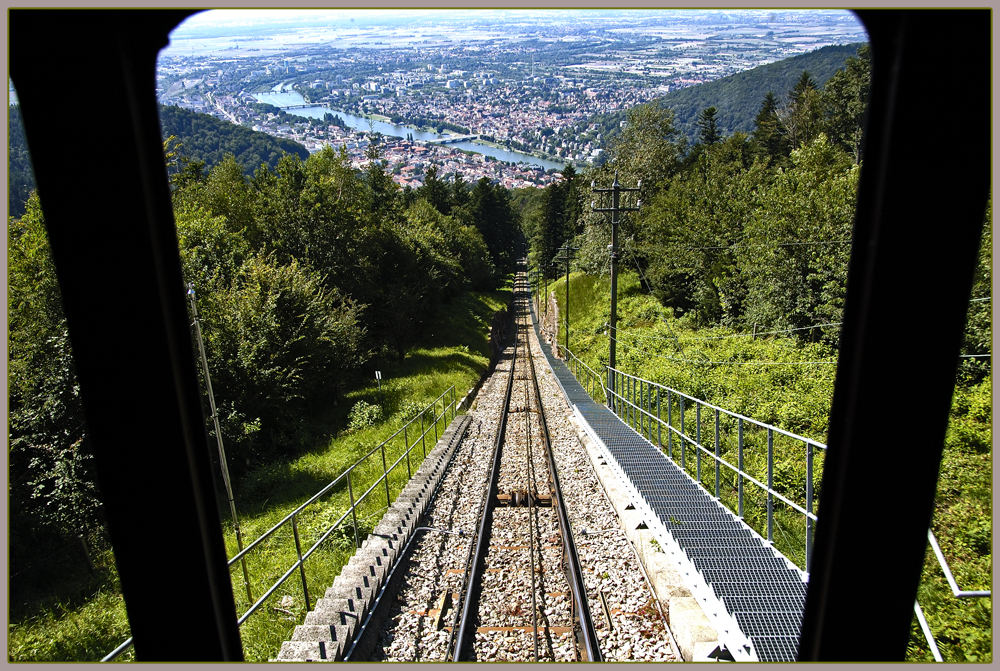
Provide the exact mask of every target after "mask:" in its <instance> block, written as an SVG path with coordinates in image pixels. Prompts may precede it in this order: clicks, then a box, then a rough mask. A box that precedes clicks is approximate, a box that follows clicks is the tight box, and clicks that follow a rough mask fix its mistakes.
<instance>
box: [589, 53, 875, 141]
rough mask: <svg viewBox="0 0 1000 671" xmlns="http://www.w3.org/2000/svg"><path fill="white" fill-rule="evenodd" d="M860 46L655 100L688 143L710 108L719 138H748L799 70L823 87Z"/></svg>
mask: <svg viewBox="0 0 1000 671" xmlns="http://www.w3.org/2000/svg"><path fill="white" fill-rule="evenodd" d="M860 46H861V43H854V44H844V45H833V46H829V47H823V48H822V49H817V50H816V51H811V52H809V53H807V54H800V55H798V56H792V57H791V58H786V59H784V60H780V61H776V62H774V63H769V64H767V65H762V66H760V67H757V68H753V69H752V70H745V71H743V72H738V73H736V74H734V75H729V76H728V77H723V78H722V79H717V80H715V81H711V82H706V83H704V84H698V85H697V86H690V87H688V88H683V89H679V90H677V91H671V92H670V93H668V94H667V95H665V96H663V97H662V98H659V100H661V101H662V102H663V103H665V104H666V106H667V107H669V108H671V109H672V110H673V111H674V115H675V127H676V128H677V131H678V134H679V135H680V136H681V137H686V138H687V139H688V141H689V142H691V143H693V142H695V141H696V140H697V138H698V132H699V131H698V114H699V113H700V112H701V111H702V110H704V109H706V108H708V107H713V106H714V107H715V108H716V109H717V110H718V114H717V116H716V119H717V121H718V124H719V131H720V132H721V133H722V134H723V135H731V134H732V133H734V132H736V131H742V132H744V133H749V132H751V131H752V130H753V127H754V118H755V117H756V116H757V112H759V111H760V106H761V102H762V101H763V100H764V96H766V95H767V93H768V91H771V92H773V93H774V95H775V97H776V98H777V99H778V101H779V104H781V103H782V102H784V99H785V96H786V94H787V93H788V91H790V90H791V89H792V87H793V86H795V82H796V81H797V80H798V78H799V77H800V76H801V75H802V71H803V70H805V71H807V72H808V73H809V75H810V76H811V77H812V79H813V81H815V82H816V85H817V86H818V87H820V88H822V87H823V85H824V84H826V81H827V80H828V79H830V77H832V76H833V74H834V73H835V72H836V71H837V70H839V69H841V68H842V67H844V61H845V60H847V59H848V58H849V57H851V56H855V55H857V52H858V48H859V47H860ZM626 115H627V111H626V110H623V111H621V112H619V113H618V114H615V115H608V116H609V119H608V122H606V123H604V124H603V125H604V126H605V127H606V128H608V129H611V128H617V127H618V126H619V122H620V121H624V120H625V117H626Z"/></svg>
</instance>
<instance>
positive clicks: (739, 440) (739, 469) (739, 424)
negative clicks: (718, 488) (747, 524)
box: [736, 417, 743, 519]
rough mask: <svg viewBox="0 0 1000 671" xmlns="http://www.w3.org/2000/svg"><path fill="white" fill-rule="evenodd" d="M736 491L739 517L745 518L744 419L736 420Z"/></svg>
mask: <svg viewBox="0 0 1000 671" xmlns="http://www.w3.org/2000/svg"><path fill="white" fill-rule="evenodd" d="M736 447H737V450H738V451H737V456H736V459H737V460H736V491H737V499H738V503H737V513H736V514H737V515H739V516H740V518H741V519H742V518H743V418H742V417H738V418H737V419H736Z"/></svg>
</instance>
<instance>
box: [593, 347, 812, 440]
mask: <svg viewBox="0 0 1000 671" xmlns="http://www.w3.org/2000/svg"><path fill="white" fill-rule="evenodd" d="M607 368H608V369H609V370H612V371H614V372H616V373H618V374H620V375H622V376H624V377H629V378H632V379H634V380H639V381H642V382H646V383H648V384H650V385H651V386H654V387H659V388H660V389H663V390H664V391H669V392H670V393H672V394H677V395H678V396H682V397H684V398H686V399H688V400H689V401H694V402H695V403H698V404H700V405H702V406H704V407H706V408H711V409H712V410H718V411H719V412H724V413H726V414H727V415H729V416H730V417H734V418H736V419H742V420H743V421H744V422H750V423H751V424H755V425H756V426H759V427H760V428H762V429H770V430H771V431H773V432H775V433H780V434H782V435H784V436H788V437H789V438H792V439H794V440H801V441H802V442H804V443H812V444H813V445H814V446H815V447H818V448H820V449H821V450H825V449H827V447H826V444H825V443H821V442H819V441H818V440H813V439H812V438H806V437H805V436H800V435H798V434H794V433H792V432H791V431H785V430H784V429H781V428H778V427H777V426H773V425H771V424H767V423H765V422H761V421H760V420H757V419H753V418H752V417H747V416H746V415H741V414H739V413H738V412H733V411H731V410H726V409H725V408H720V407H719V406H717V405H712V404H711V403H709V402H708V401H702V400H701V399H698V398H695V397H694V396H689V395H688V394H685V393H684V392H682V391H678V390H676V389H673V388H671V387H667V386H665V385H662V384H660V383H658V382H653V381H652V380H646V379H644V378H641V377H638V376H635V375H631V374H629V373H626V372H624V371H621V370H618V369H617V368H611V367H610V366H608V367H607Z"/></svg>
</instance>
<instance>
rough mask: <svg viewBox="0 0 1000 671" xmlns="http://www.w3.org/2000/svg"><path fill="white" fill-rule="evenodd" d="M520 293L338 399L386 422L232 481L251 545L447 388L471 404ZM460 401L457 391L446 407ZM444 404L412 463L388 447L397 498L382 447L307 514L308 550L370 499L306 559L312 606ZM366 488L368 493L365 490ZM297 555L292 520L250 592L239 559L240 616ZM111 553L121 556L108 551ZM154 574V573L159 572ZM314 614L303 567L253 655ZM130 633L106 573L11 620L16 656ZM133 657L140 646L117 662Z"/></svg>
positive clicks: (429, 442) (455, 305) (253, 570)
mask: <svg viewBox="0 0 1000 671" xmlns="http://www.w3.org/2000/svg"><path fill="white" fill-rule="evenodd" d="M510 297H511V292H510V282H509V281H508V283H507V285H506V286H505V288H504V289H502V290H501V291H496V292H490V293H467V294H464V295H462V296H459V297H457V298H455V299H454V300H453V301H452V302H451V303H450V304H449V305H447V306H444V308H443V309H442V310H441V312H440V314H438V315H435V320H434V322H433V323H435V325H436V326H435V328H434V329H433V331H432V332H431V333H429V334H428V335H427V336H426V337H425V338H424V339H423V342H422V343H421V344H420V345H419V346H418V347H415V348H413V349H411V350H410V351H409V352H408V353H407V354H406V356H405V357H404V358H403V359H402V360H400V361H398V362H396V363H395V364H394V365H391V366H386V367H385V369H384V370H383V379H382V386H381V391H380V390H379V388H378V385H377V383H376V382H375V380H374V379H372V380H371V383H370V384H367V385H365V386H362V387H359V388H356V389H353V390H351V391H349V392H348V393H347V394H346V395H345V398H344V400H342V401H341V403H340V407H341V410H342V412H341V413H340V414H342V415H343V416H344V419H346V415H347V411H348V410H349V409H350V407H351V406H353V405H354V404H355V403H357V402H359V401H365V402H368V403H373V404H377V405H379V406H380V407H381V408H382V420H381V421H379V422H377V423H375V424H373V425H372V426H368V427H364V428H361V429H358V430H355V431H351V432H347V431H345V430H339V431H338V432H337V433H336V435H332V436H329V437H328V438H327V439H325V440H323V441H322V442H321V443H320V444H318V445H316V446H315V447H314V448H313V449H311V450H308V451H306V452H304V453H301V454H299V455H296V456H293V457H290V458H289V459H287V460H282V461H275V462H272V463H269V464H266V465H264V466H261V467H259V468H257V469H255V470H253V471H251V472H249V473H247V474H246V475H245V476H243V477H242V478H241V479H239V480H237V481H236V482H234V489H235V499H236V504H237V513H238V516H239V522H240V529H241V532H242V536H243V539H244V546H247V545H249V543H251V542H252V541H254V540H255V539H256V538H258V537H259V536H260V535H261V534H263V533H264V532H266V531H267V530H268V529H270V528H271V527H272V526H274V525H275V524H276V523H278V522H279V521H281V520H282V519H283V518H284V517H285V516H286V515H288V514H289V513H291V512H292V511H294V510H295V509H296V508H297V507H298V506H300V505H301V504H302V503H304V502H305V501H306V500H308V499H309V498H310V497H311V496H312V495H313V494H315V493H317V492H318V491H319V490H321V489H322V488H323V487H324V486H325V485H327V484H328V483H330V482H331V481H333V480H334V479H335V478H336V477H337V476H339V475H340V474H341V473H343V472H344V471H345V469H347V468H348V467H349V466H351V465H352V464H353V463H354V462H355V461H357V460H358V458H360V457H362V456H363V455H364V454H365V453H367V452H369V451H371V450H372V449H373V448H376V447H378V446H379V445H380V444H381V443H382V442H383V441H385V440H386V439H387V438H389V437H390V436H391V435H392V434H393V433H395V432H396V431H397V430H398V429H400V427H402V426H403V425H404V424H405V423H406V421H407V420H409V419H411V418H412V417H414V416H415V415H417V413H418V412H419V411H420V409H421V408H423V407H424V406H426V405H428V404H430V403H431V402H432V401H434V400H435V399H436V398H437V397H438V396H439V395H441V394H442V393H443V392H444V391H445V390H447V389H448V388H449V387H452V386H453V387H454V388H455V392H454V393H455V395H454V400H455V401H458V400H461V399H462V397H463V396H465V394H466V392H468V390H469V389H471V388H472V387H473V386H474V385H475V384H476V382H477V381H478V380H479V378H480V377H481V376H482V374H483V373H484V372H485V371H486V370H487V367H488V365H489V343H488V337H489V328H490V324H491V322H492V317H493V314H494V313H495V312H496V311H498V310H500V309H502V308H504V307H505V306H506V305H507V304H508V302H509V300H510ZM451 401H452V396H451V395H449V396H448V398H447V399H446V400H445V403H449V402H451ZM443 411H444V408H443V407H442V403H441V402H440V401H439V402H438V403H437V404H436V405H435V408H434V411H433V412H431V411H428V412H427V413H426V414H425V416H424V422H423V428H424V429H425V430H426V432H427V435H426V437H425V439H424V440H423V441H420V440H419V438H420V435H421V430H420V426H421V425H420V422H419V420H418V421H417V422H415V423H414V424H412V425H411V426H410V427H409V428H408V430H407V432H406V435H405V439H406V440H405V444H406V445H409V446H410V448H411V449H410V454H409V457H410V459H409V467H408V465H407V460H406V450H405V447H404V436H403V435H402V434H401V435H400V436H399V437H398V438H396V439H395V440H393V441H391V442H389V443H388V444H386V445H385V448H384V454H385V459H386V465H387V466H389V467H391V466H392V464H393V463H394V462H396V461H397V460H400V461H399V464H398V465H397V466H396V468H395V469H393V470H392V472H391V473H390V475H389V479H388V485H389V487H388V489H389V494H388V497H387V496H386V489H385V484H384V482H379V479H380V478H383V468H382V454H383V450H381V449H379V450H376V451H375V453H374V454H373V455H372V456H371V457H370V458H369V459H368V460H367V461H366V462H365V463H364V464H362V465H360V466H359V467H358V468H357V470H356V471H355V472H354V473H352V477H351V487H350V488H349V487H348V486H347V482H346V480H344V482H343V484H341V485H338V486H337V487H334V488H333V489H332V490H331V491H330V492H329V493H328V494H327V495H325V496H323V497H321V498H320V499H318V500H317V501H316V503H315V504H313V505H310V506H309V507H308V508H306V509H304V510H303V511H302V512H301V514H300V515H298V516H297V520H296V521H297V527H298V528H297V531H298V533H299V547H300V548H301V551H302V552H303V553H306V552H308V551H309V548H311V547H312V546H313V545H314V544H315V543H316V541H317V540H319V538H320V537H321V536H322V535H323V534H324V533H325V532H326V531H327V530H329V529H330V527H331V525H333V524H334V523H335V522H337V521H338V519H340V518H341V517H343V515H344V513H345V511H346V510H347V509H348V508H349V506H350V500H351V498H352V496H353V498H354V500H355V501H359V500H360V504H359V506H358V508H357V510H356V517H355V516H349V517H347V518H346V519H344V520H343V521H342V523H341V524H340V525H339V526H338V527H337V528H336V529H335V530H334V531H333V533H331V534H330V536H329V537H328V538H327V540H326V541H324V543H323V544H322V545H320V546H319V547H318V548H317V549H316V550H315V552H314V554H312V555H311V556H310V557H309V558H308V559H307V560H306V562H305V569H306V571H305V572H306V588H307V590H308V594H309V605H312V604H315V602H316V599H318V598H320V597H322V596H323V594H324V592H325V591H326V589H327V588H328V587H329V586H330V585H331V584H332V583H333V580H334V578H335V577H336V576H337V575H338V574H339V572H340V569H341V567H342V566H343V565H344V564H345V563H346V562H347V560H348V559H349V558H350V556H351V555H352V554H353V553H354V545H355V538H356V537H357V538H359V539H360V540H364V538H365V537H366V536H367V534H368V532H369V531H370V530H371V529H372V528H373V527H374V526H375V525H376V524H377V523H378V521H379V519H380V518H381V515H382V513H384V511H385V509H386V507H387V499H388V500H392V499H394V498H395V496H396V494H398V492H399V491H400V490H401V489H402V488H403V487H404V486H405V484H406V482H407V481H408V479H409V474H410V473H414V472H416V470H417V468H418V467H419V465H420V463H421V461H422V460H423V455H424V450H426V451H428V452H429V451H430V450H431V449H432V448H433V447H434V444H435V440H436V438H435V437H436V436H440V435H441V434H442V433H443V432H444V430H445V428H446V427H447V424H448V421H449V420H450V419H451V417H452V414H451V411H449V412H448V414H447V416H440V415H441V414H442V412H443ZM435 418H436V421H435ZM341 421H342V423H343V422H344V420H343V419H342V420H341ZM352 489H353V491H352ZM369 490H370V491H369ZM366 491H369V493H368V494H367V496H365V492H366ZM219 514H220V519H221V520H222V523H223V532H224V538H225V542H226V552H227V556H229V557H233V556H235V555H236V553H237V551H238V548H237V543H236V535H235V532H234V529H233V523H232V520H231V518H230V514H229V509H228V507H227V506H225V505H223V506H222V507H220V513H219ZM355 519H356V521H357V526H356V527H355V525H354V522H355ZM355 529H356V530H357V536H355ZM297 558H298V554H297V551H296V544H295V539H294V531H293V528H292V526H291V524H286V525H284V526H283V527H282V528H281V529H280V530H278V531H277V532H276V533H275V534H274V536H273V537H271V538H269V539H268V540H267V541H265V542H263V543H262V544H261V545H260V546H259V547H258V548H255V549H254V550H252V551H251V552H250V553H248V555H247V557H246V565H247V573H248V577H249V586H250V595H251V598H248V596H247V590H246V583H245V581H244V576H243V569H242V565H241V563H240V562H236V563H235V564H234V565H233V566H232V567H231V569H230V575H231V578H232V583H233V593H234V597H235V601H236V609H237V615H242V614H243V613H244V612H246V611H247V609H248V608H249V607H250V606H251V605H252V603H253V602H254V601H256V600H257V599H259V598H260V597H261V596H263V594H264V593H266V592H267V590H268V589H270V587H271V586H272V585H273V584H274V583H275V582H276V581H277V580H278V579H279V578H280V577H281V576H282V575H283V574H284V573H285V572H286V571H287V570H288V569H289V568H290V567H291V566H293V564H294V563H295V562H296V560H297ZM107 560H108V562H109V563H111V562H113V558H112V556H111V554H110V552H109V553H107ZM112 575H113V571H112ZM150 579H151V580H155V576H150ZM178 598H183V596H182V595H181V596H179V597H178ZM307 610H308V609H307V604H306V600H305V594H304V591H303V586H302V578H301V575H300V574H299V572H298V571H295V572H294V573H293V574H292V575H291V576H289V577H288V579H287V580H285V582H284V583H283V584H281V586H280V587H279V588H278V589H277V590H276V591H275V592H274V594H273V595H272V596H271V597H269V598H268V599H267V600H266V601H265V602H264V603H263V604H262V605H261V606H260V607H259V608H258V610H257V611H255V612H254V614H252V615H251V616H250V617H249V618H248V619H247V621H246V622H245V623H244V624H243V626H242V627H241V629H240V635H241V638H242V641H243V648H244V657H245V659H246V660H247V661H256V662H263V661H267V660H269V659H273V658H275V657H276V656H277V654H278V651H279V649H280V647H281V643H282V641H285V640H287V639H288V638H290V635H291V632H292V630H293V629H294V628H295V625H296V624H300V623H301V622H302V620H303V618H304V616H305V613H306V612H307ZM129 636H130V631H129V627H128V620H127V616H126V612H125V604H124V601H123V599H122V597H121V594H120V592H119V591H118V589H117V587H116V585H115V582H114V580H113V579H108V580H107V581H106V582H105V584H104V585H102V586H100V587H99V588H97V589H96V590H95V591H94V592H93V593H92V594H90V595H89V596H86V597H84V598H80V599H77V600H75V601H74V602H72V603H64V604H56V605H51V606H49V607H46V608H44V609H42V610H41V611H36V612H33V613H30V614H27V615H25V616H23V617H21V619H19V620H18V621H12V622H11V624H10V625H9V627H8V657H9V659H11V660H15V661H48V662H52V661H96V660H99V659H101V658H102V657H104V656H105V655H106V654H107V653H109V652H110V651H111V650H113V649H114V648H115V647H117V646H118V644H120V643H121V642H123V641H124V640H125V639H127V638H128V637H129ZM132 658H133V653H132V652H131V650H130V651H127V652H125V653H124V654H123V655H122V656H121V657H119V658H118V659H119V660H120V661H130V660H131V659H132Z"/></svg>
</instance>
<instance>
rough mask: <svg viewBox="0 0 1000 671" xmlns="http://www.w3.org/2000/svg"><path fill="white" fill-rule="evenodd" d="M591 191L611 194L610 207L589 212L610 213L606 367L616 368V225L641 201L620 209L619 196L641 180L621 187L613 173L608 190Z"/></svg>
mask: <svg viewBox="0 0 1000 671" xmlns="http://www.w3.org/2000/svg"><path fill="white" fill-rule="evenodd" d="M590 186H591V189H592V190H593V191H594V192H595V193H608V192H610V193H611V207H610V208H608V207H597V206H596V205H595V204H594V203H591V206H590V207H591V210H593V211H594V212H610V213H611V249H610V252H611V318H610V319H609V323H608V349H609V351H608V365H609V366H610V367H611V368H615V367H616V360H615V354H616V352H615V350H616V349H617V345H618V224H619V223H620V219H619V215H620V214H621V213H622V212H637V211H638V210H639V208H640V207H641V206H642V201H639V202H637V203H636V205H635V207H622V206H621V194H622V192H627V191H639V189H641V188H642V180H640V181H639V183H638V185H637V186H636V187H635V188H628V187H623V186H621V185H620V184H619V183H618V173H617V172H616V173H615V179H614V181H613V182H612V184H611V188H610V189H598V188H594V183H593V182H591V184H590ZM610 382H611V385H610V390H611V391H612V392H613V391H614V389H615V388H614V377H613V376H612V377H611V378H610Z"/></svg>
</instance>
